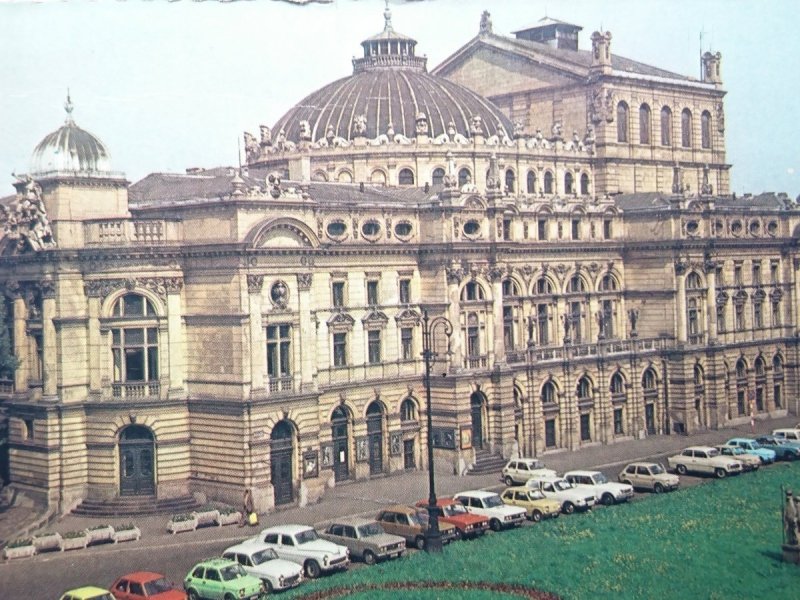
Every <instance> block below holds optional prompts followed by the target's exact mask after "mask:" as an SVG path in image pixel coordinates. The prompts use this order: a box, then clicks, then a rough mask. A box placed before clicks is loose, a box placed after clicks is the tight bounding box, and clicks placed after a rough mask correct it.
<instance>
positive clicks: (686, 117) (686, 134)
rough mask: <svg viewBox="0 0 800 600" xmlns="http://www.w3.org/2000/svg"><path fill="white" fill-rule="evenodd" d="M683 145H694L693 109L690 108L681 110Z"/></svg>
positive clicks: (686, 146)
mask: <svg viewBox="0 0 800 600" xmlns="http://www.w3.org/2000/svg"><path fill="white" fill-rule="evenodd" d="M681 146H683V147H684V148H691V147H692V111H690V110H689V109H688V108H684V109H683V111H681Z"/></svg>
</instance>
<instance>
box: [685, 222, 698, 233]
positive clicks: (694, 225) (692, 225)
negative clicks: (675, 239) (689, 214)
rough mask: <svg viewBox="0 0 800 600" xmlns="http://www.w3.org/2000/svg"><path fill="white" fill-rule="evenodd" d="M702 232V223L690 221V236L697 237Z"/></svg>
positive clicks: (687, 229) (688, 227)
mask: <svg viewBox="0 0 800 600" xmlns="http://www.w3.org/2000/svg"><path fill="white" fill-rule="evenodd" d="M698 231H700V223H698V222H697V221H689V222H688V223H686V233H687V234H689V235H697V233H698Z"/></svg>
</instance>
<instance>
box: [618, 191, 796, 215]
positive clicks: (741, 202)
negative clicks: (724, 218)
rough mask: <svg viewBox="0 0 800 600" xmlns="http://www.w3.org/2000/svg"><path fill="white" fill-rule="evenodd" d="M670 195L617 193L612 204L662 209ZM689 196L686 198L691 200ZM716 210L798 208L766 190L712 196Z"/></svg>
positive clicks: (630, 209) (625, 208)
mask: <svg viewBox="0 0 800 600" xmlns="http://www.w3.org/2000/svg"><path fill="white" fill-rule="evenodd" d="M669 199H670V196H669V195H668V194H663V193H661V192H644V193H637V194H619V195H617V196H614V204H615V205H616V206H617V208H619V209H620V210H622V211H627V212H633V211H649V210H653V211H655V210H663V209H667V208H669V206H670V202H669ZM691 200H692V199H691V198H687V201H688V202H691ZM714 206H715V210H717V211H725V210H730V211H747V210H754V211H756V210H758V211H761V210H797V209H800V206H798V205H797V204H796V203H795V202H794V201H793V200H792V199H791V198H789V197H788V196H786V195H785V194H780V193H778V194H776V193H775V192H766V193H763V194H757V195H755V196H754V195H751V194H746V195H744V196H717V197H715V198H714Z"/></svg>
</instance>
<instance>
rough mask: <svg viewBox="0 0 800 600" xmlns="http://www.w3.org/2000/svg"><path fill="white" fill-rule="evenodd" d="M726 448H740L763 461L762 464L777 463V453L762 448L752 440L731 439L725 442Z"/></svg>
mask: <svg viewBox="0 0 800 600" xmlns="http://www.w3.org/2000/svg"><path fill="white" fill-rule="evenodd" d="M725 445H726V446H738V447H739V448H741V449H742V450H744V451H745V452H747V453H748V454H755V455H756V456H758V458H760V459H761V464H764V465H766V464H769V463H773V462H775V456H776V455H775V451H774V450H769V449H768V448H762V447H761V446H760V445H759V443H758V442H757V441H755V440H754V439H751V438H731V439H729V440H728V441H727V442H725Z"/></svg>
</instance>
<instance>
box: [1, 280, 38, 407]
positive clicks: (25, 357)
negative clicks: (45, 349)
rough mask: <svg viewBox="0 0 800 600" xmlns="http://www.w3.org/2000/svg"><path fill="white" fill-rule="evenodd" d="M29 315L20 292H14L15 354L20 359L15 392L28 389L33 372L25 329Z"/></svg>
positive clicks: (15, 379) (15, 372)
mask: <svg viewBox="0 0 800 600" xmlns="http://www.w3.org/2000/svg"><path fill="white" fill-rule="evenodd" d="M0 301H2V300H0ZM27 316H28V315H27V309H26V307H25V300H24V299H23V298H22V296H20V295H19V294H14V314H13V319H14V356H15V357H16V358H17V360H18V361H19V365H18V366H17V369H16V371H14V391H15V392H22V391H25V390H27V389H28V378H29V377H30V372H31V371H30V356H29V353H28V335H27V333H26V331H25V329H26V327H25V321H26V319H27ZM34 359H35V357H34Z"/></svg>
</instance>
